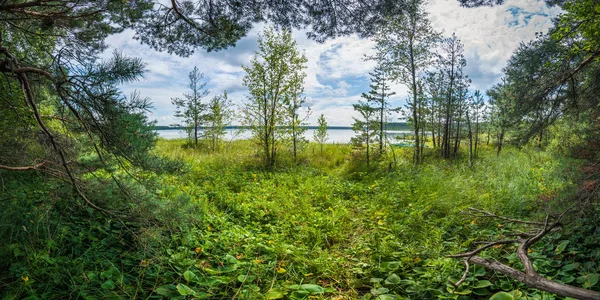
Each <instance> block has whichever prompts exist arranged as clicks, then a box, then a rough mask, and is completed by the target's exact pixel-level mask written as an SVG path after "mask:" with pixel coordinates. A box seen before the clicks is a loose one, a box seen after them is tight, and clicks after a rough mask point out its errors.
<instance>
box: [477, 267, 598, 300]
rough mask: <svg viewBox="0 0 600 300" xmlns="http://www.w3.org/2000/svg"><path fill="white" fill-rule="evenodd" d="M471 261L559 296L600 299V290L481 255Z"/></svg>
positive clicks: (586, 299)
mask: <svg viewBox="0 0 600 300" xmlns="http://www.w3.org/2000/svg"><path fill="white" fill-rule="evenodd" d="M469 261H470V262H472V263H474V264H476V265H480V266H482V267H485V268H486V269H489V270H493V271H496V272H500V273H502V274H504V275H506V276H509V277H512V278H514V279H516V280H518V281H520V282H522V283H524V284H526V285H527V286H529V287H532V288H535V289H539V290H543V291H547V292H550V293H554V294H557V295H559V296H563V297H571V298H575V299H582V300H597V299H600V292H596V291H590V290H586V289H583V288H579V287H574V286H571V285H567V284H562V283H558V282H556V281H552V280H548V279H546V278H544V277H542V276H540V275H538V274H535V275H529V274H526V273H523V272H521V271H519V270H517V269H515V268H512V267H509V266H507V265H505V264H502V263H499V262H497V261H492V260H489V259H486V258H483V257H479V256H473V257H471V258H470V259H469Z"/></svg>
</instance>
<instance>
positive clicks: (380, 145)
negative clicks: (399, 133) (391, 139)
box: [379, 85, 385, 152]
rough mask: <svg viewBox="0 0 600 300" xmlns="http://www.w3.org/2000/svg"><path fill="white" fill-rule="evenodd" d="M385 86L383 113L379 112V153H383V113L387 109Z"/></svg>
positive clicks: (382, 97)
mask: <svg viewBox="0 0 600 300" xmlns="http://www.w3.org/2000/svg"><path fill="white" fill-rule="evenodd" d="M384 93H385V85H384V86H383V88H382V91H381V94H382V96H381V111H380V112H379V114H380V116H379V152H383V111H384V109H385V98H384V97H385V94H384Z"/></svg>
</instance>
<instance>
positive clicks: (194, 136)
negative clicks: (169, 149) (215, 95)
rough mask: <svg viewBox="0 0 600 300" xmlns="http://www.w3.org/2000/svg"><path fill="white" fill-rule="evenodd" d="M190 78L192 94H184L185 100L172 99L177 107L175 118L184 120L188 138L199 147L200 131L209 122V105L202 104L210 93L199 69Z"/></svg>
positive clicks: (196, 68) (191, 73)
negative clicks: (203, 99)
mask: <svg viewBox="0 0 600 300" xmlns="http://www.w3.org/2000/svg"><path fill="white" fill-rule="evenodd" d="M188 77H189V79H190V83H189V85H188V87H189V88H190V91H191V93H190V94H183V97H184V98H183V99H182V98H172V99H171V103H172V104H173V105H174V106H175V117H177V118H182V119H183V122H184V125H185V127H186V131H187V133H188V137H189V138H190V140H191V141H193V143H194V146H195V147H198V139H199V138H200V136H201V135H202V133H201V132H200V130H201V128H202V126H203V125H204V124H205V122H206V121H207V117H206V115H207V114H206V110H207V108H208V107H207V106H208V105H207V104H206V103H202V98H204V97H206V95H208V94H209V93H210V91H209V90H207V89H206V82H202V79H203V78H204V73H201V72H200V71H199V70H198V67H194V69H193V70H192V71H191V72H190V73H189V75H188ZM174 126H180V125H177V124H176V125H174Z"/></svg>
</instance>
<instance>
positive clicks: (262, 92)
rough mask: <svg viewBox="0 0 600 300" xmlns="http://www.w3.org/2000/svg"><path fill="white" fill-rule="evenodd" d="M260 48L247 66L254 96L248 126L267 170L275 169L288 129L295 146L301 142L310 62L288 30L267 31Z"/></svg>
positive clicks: (247, 113) (248, 107)
mask: <svg viewBox="0 0 600 300" xmlns="http://www.w3.org/2000/svg"><path fill="white" fill-rule="evenodd" d="M258 48H259V50H258V52H257V53H256V55H255V57H254V58H253V59H252V61H251V62H250V65H249V66H243V69H244V71H246V73H247V75H246V76H245V77H244V85H245V86H247V87H248V90H249V92H250V95H249V96H248V101H247V102H246V103H245V109H244V114H245V115H244V125H246V126H248V127H249V128H250V131H251V132H252V134H253V139H254V140H255V142H256V144H257V146H258V148H259V150H260V153H261V156H262V157H263V160H264V165H265V167H266V168H272V167H273V166H274V165H275V157H276V154H277V151H278V149H279V144H280V143H281V141H282V138H283V137H284V136H285V134H286V127H291V135H292V136H293V141H294V142H296V141H297V140H298V139H299V133H300V132H301V128H299V126H300V122H301V121H302V120H301V119H300V118H299V117H298V109H299V108H300V107H301V105H302V103H303V101H304V100H302V99H301V98H300V97H301V94H302V92H303V90H304V87H303V85H304V78H305V77H306V74H305V73H304V71H303V69H305V68H306V62H307V59H306V56H304V54H300V52H299V51H298V49H297V46H296V41H294V40H293V38H292V33H291V32H290V31H287V30H285V31H282V32H277V31H275V30H274V29H272V28H270V29H266V30H265V32H264V36H261V37H259V39H258ZM294 145H295V144H294ZM295 150H296V149H295V148H294V156H295V155H296V151H295Z"/></svg>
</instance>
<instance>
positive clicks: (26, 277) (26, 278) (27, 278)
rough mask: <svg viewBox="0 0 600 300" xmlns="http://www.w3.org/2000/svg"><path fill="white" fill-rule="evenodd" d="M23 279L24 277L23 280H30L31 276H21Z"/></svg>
mask: <svg viewBox="0 0 600 300" xmlns="http://www.w3.org/2000/svg"><path fill="white" fill-rule="evenodd" d="M21 279H23V281H25V282H27V281H29V276H21Z"/></svg>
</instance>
